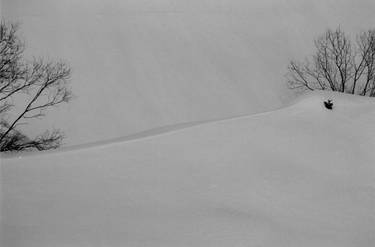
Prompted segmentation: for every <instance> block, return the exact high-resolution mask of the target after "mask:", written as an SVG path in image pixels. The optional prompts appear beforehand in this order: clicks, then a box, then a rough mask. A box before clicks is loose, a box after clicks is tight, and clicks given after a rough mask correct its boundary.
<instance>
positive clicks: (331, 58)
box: [287, 28, 375, 97]
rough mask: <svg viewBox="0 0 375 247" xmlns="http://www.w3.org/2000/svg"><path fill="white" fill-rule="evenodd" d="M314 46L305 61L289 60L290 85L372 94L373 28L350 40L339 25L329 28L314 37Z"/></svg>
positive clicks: (374, 78) (374, 67)
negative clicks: (334, 28)
mask: <svg viewBox="0 0 375 247" xmlns="http://www.w3.org/2000/svg"><path fill="white" fill-rule="evenodd" d="M315 48H316V52H315V54H314V55H313V56H312V57H310V58H307V59H306V60H305V61H304V62H297V61H291V62H290V64H289V67H288V74H287V79H288V84H289V86H290V88H292V89H300V90H332V91H338V92H343V93H349V94H358V95H363V96H370V97H374V96H375V30H368V31H365V32H361V33H360V34H359V35H358V36H357V38H356V40H355V42H352V41H351V39H350V38H349V37H348V36H347V35H346V34H345V33H344V31H343V30H341V28H337V29H336V30H330V29H329V30H327V31H326V32H325V33H324V34H323V35H322V36H320V37H319V38H318V39H316V40H315Z"/></svg>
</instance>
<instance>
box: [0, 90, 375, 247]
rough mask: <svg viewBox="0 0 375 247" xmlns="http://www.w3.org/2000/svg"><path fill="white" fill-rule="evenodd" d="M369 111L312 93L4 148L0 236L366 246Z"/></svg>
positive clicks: (372, 181) (344, 98)
mask: <svg viewBox="0 0 375 247" xmlns="http://www.w3.org/2000/svg"><path fill="white" fill-rule="evenodd" d="M328 98H330V99H332V100H333V102H334V110H333V111H329V110H326V109H325V108H324V107H323V102H322V100H326V99H328ZM374 111H375V104H374V100H373V99H370V98H362V97H356V96H348V95H341V94H333V93H328V94H327V93H317V94H311V95H309V96H306V97H304V98H303V99H302V100H299V101H297V102H296V103H295V104H293V105H290V106H288V107H286V108H284V109H281V110H278V111H274V112H268V113H264V114H257V115H253V116H247V117H241V118H236V119H229V120H223V121H216V122H211V123H205V124H200V125H195V126H192V127H189V128H184V129H174V130H173V131H170V132H168V131H167V132H160V133H157V134H156V135H150V136H143V137H142V138H139V139H133V140H128V141H123V142H116V143H107V144H105V145H101V146H95V147H90V148H86V149H77V150H70V151H65V152H51V153H46V154H37V155H26V156H24V157H4V158H3V160H2V167H1V168H2V180H1V181H2V187H3V205H2V217H3V218H2V219H3V221H2V226H3V230H2V233H3V239H2V246H7V247H12V246H17V247H23V246H25V247H26V246H27V247H34V246H35V247H36V246H38V247H40V246H111V247H112V246H153V247H154V246H163V247H164V246H202V247H203V246H204V247H206V246H215V247H216V246H275V247H276V246H277V247H280V246H288V247H293V246H296V247H297V246H298V247H300V246H304V247H306V246H307V247H308V246H330V247H333V246H339V247H345V246H356V247H358V246H363V247H366V246H367V247H370V246H374V245H375V238H374V235H373V233H374V229H375V210H374V205H375V166H374V164H375V154H374V152H373V147H374V146H375V127H374V124H373V123H374V121H375V114H374V113H375V112H374Z"/></svg>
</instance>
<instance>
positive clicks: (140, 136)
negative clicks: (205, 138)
mask: <svg viewBox="0 0 375 247" xmlns="http://www.w3.org/2000/svg"><path fill="white" fill-rule="evenodd" d="M293 105H294V104H288V105H286V106H283V107H281V108H278V109H274V110H270V111H265V112H259V113H254V114H250V115H248V114H245V115H239V116H234V117H228V118H220V119H211V120H205V121H194V122H184V123H177V124H172V125H166V126H161V127H158V128H153V129H149V130H145V131H141V132H138V133H135V134H132V135H127V136H123V137H118V138H112V139H108V140H103V141H97V142H92V143H84V144H78V145H72V146H68V147H61V148H58V149H55V150H47V151H40V152H20V153H0V159H17V158H24V157H30V156H39V155H48V154H57V153H65V152H73V151H79V150H86V149H91V148H98V147H104V146H108V145H112V144H119V143H125V142H126V143H129V142H133V141H140V140H144V139H147V138H153V137H157V136H162V135H168V134H171V133H175V132H178V131H183V130H185V129H191V128H194V127H199V126H202V125H206V124H214V123H221V122H227V121H234V120H239V119H246V118H253V117H258V116H262V115H266V114H271V113H274V112H278V111H281V110H284V109H287V108H289V107H290V106H293Z"/></svg>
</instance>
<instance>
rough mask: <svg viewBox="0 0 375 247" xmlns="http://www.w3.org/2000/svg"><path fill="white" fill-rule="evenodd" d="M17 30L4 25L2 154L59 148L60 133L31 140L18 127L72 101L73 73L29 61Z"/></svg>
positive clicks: (0, 37)
mask: <svg viewBox="0 0 375 247" xmlns="http://www.w3.org/2000/svg"><path fill="white" fill-rule="evenodd" d="M17 30H18V26H17V25H15V24H8V23H5V22H1V23H0V114H1V118H0V119H1V121H0V151H22V150H33V149H34V150H35V149H36V150H46V149H52V148H57V147H59V146H60V144H61V141H62V139H63V134H62V132H60V131H59V130H54V131H51V132H50V131H46V132H45V133H43V134H41V135H39V136H37V137H36V138H34V139H30V138H28V137H27V136H26V135H24V134H22V133H21V132H20V131H19V130H18V129H17V127H18V126H19V125H21V124H25V123H26V122H25V121H27V120H28V119H33V118H42V117H43V116H44V114H45V112H46V110H47V109H48V108H50V107H53V106H56V105H59V104H61V103H64V102H68V101H69V100H70V99H71V91H70V89H69V88H68V81H69V78H70V74H71V70H70V68H69V67H68V66H67V65H66V64H65V63H64V62H45V61H44V60H43V59H34V60H33V61H26V60H25V59H24V58H23V53H24V50H25V45H24V42H23V41H22V40H21V39H20V38H19V37H18V36H17ZM15 102H16V103H15Z"/></svg>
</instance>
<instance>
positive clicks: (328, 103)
mask: <svg viewBox="0 0 375 247" xmlns="http://www.w3.org/2000/svg"><path fill="white" fill-rule="evenodd" d="M324 106H325V107H326V108H327V109H329V110H332V108H333V102H332V100H330V99H329V100H327V101H324Z"/></svg>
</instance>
